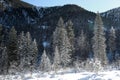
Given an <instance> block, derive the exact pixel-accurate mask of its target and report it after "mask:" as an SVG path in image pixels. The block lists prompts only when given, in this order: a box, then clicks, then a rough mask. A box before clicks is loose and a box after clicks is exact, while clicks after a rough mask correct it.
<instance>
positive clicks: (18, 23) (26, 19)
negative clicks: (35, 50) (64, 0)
mask: <svg viewBox="0 0 120 80" xmlns="http://www.w3.org/2000/svg"><path fill="white" fill-rule="evenodd" d="M0 3H2V5H1V6H0V8H1V10H0V24H2V25H3V26H4V27H7V28H8V29H9V28H10V27H12V26H15V28H16V30H17V31H18V33H20V32H21V31H24V32H27V31H29V32H31V35H32V37H33V38H36V39H37V42H38V43H39V44H38V46H39V49H40V50H41V51H42V50H43V45H44V43H47V44H48V45H49V46H47V47H48V48H49V50H51V45H50V44H52V34H53V31H54V30H55V28H56V25H57V22H58V20H59V18H60V17H62V18H63V19H64V22H65V23H66V22H67V21H68V20H71V21H72V22H73V26H74V27H73V28H74V32H75V36H76V37H77V36H79V35H80V33H81V30H84V31H85V33H86V34H88V36H89V37H91V36H92V34H91V33H92V28H93V25H94V19H95V16H96V14H95V13H93V12H90V11H87V10H85V9H84V8H82V7H80V6H77V5H74V4H68V5H64V6H54V7H36V6H33V5H31V4H28V3H25V2H23V1H21V0H1V2H0ZM3 3H4V5H3ZM3 8H4V9H3ZM101 15H103V14H101ZM103 21H104V25H105V27H111V25H112V23H111V22H112V20H110V19H109V18H107V17H105V16H103ZM109 22H110V23H109ZM41 51H40V52H41Z"/></svg>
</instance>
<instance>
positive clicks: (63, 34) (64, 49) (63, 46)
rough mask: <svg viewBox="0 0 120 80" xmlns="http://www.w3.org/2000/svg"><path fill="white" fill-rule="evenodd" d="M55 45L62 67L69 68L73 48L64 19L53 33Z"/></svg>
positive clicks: (60, 20)
mask: <svg viewBox="0 0 120 80" xmlns="http://www.w3.org/2000/svg"><path fill="white" fill-rule="evenodd" d="M53 45H55V46H58V49H59V52H60V56H61V65H62V66H63V67H67V66H68V65H69V64H70V62H71V55H72V50H71V47H72V46H71V44H70V42H69V38H68V36H67V31H66V29H65V26H64V21H63V19H62V18H60V19H59V21H58V24H57V27H56V29H55V32H54V33H53Z"/></svg>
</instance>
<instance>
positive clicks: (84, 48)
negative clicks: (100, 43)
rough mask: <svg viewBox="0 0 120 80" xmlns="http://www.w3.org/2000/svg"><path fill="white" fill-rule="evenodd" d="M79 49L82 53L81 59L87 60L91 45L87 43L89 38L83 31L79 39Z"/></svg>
mask: <svg viewBox="0 0 120 80" xmlns="http://www.w3.org/2000/svg"><path fill="white" fill-rule="evenodd" d="M77 45H78V46H77V48H78V51H79V53H80V57H81V58H83V59H86V58H87V57H88V53H89V43H88V41H87V37H86V35H85V34H84V32H83V30H82V31H81V34H80V36H79V37H78V39H77Z"/></svg>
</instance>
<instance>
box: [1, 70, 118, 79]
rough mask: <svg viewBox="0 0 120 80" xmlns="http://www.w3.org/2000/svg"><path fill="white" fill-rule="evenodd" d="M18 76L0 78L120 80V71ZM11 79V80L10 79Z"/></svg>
mask: <svg viewBox="0 0 120 80" xmlns="http://www.w3.org/2000/svg"><path fill="white" fill-rule="evenodd" d="M20 75H21V74H17V75H14V76H12V75H7V76H4V77H3V76H0V79H1V80H2V79H3V78H4V80H120V71H116V70H114V71H106V72H98V73H93V72H75V71H74V70H66V71H59V72H57V73H56V74H55V73H54V72H49V73H42V72H36V73H33V74H32V76H31V74H30V73H26V74H22V75H21V76H20ZM8 77H9V78H8Z"/></svg>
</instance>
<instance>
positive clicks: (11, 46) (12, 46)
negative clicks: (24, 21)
mask: <svg viewBox="0 0 120 80" xmlns="http://www.w3.org/2000/svg"><path fill="white" fill-rule="evenodd" d="M17 49H18V46H17V31H16V30H15V28H14V27H12V28H11V30H10V32H9V42H8V45H7V51H8V52H7V53H8V61H9V64H10V62H12V61H17V59H18V58H17Z"/></svg>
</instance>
